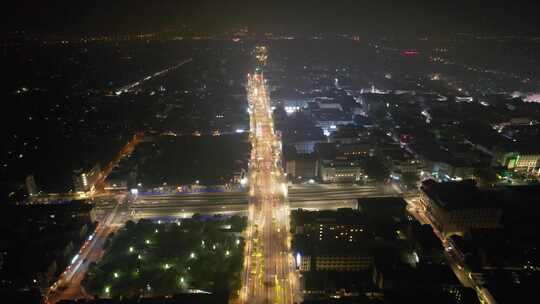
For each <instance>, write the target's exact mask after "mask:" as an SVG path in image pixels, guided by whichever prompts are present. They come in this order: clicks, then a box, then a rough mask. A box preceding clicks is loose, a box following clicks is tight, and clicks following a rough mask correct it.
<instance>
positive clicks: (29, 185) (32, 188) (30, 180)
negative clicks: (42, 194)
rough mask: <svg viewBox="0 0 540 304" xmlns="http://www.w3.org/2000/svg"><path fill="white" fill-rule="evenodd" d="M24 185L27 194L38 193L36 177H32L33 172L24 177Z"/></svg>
mask: <svg viewBox="0 0 540 304" xmlns="http://www.w3.org/2000/svg"><path fill="white" fill-rule="evenodd" d="M24 185H25V187H26V192H27V193H28V195H29V196H34V195H37V194H38V193H39V189H38V186H37V184H36V179H35V178H34V175H33V174H30V175H28V176H27V177H26V178H25V179H24Z"/></svg>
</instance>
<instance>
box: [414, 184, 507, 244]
mask: <svg viewBox="0 0 540 304" xmlns="http://www.w3.org/2000/svg"><path fill="white" fill-rule="evenodd" d="M420 204H421V205H422V207H423V209H424V210H425V211H426V214H427V215H428V217H429V218H430V220H431V221H432V222H433V224H434V225H435V226H436V227H437V229H438V230H439V231H441V232H442V233H443V234H446V235H451V234H460V235H462V234H464V233H466V232H468V231H469V230H470V229H473V228H484V229H494V228H500V220H501V214H502V211H501V209H500V204H499V199H498V198H497V196H496V195H495V194H494V193H492V192H488V191H480V190H479V189H478V187H477V186H476V182H475V181H474V180H464V181H459V182H443V183H438V182H435V181H434V180H426V181H424V182H422V186H421V192H420Z"/></svg>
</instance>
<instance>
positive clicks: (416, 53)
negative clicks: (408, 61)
mask: <svg viewBox="0 0 540 304" xmlns="http://www.w3.org/2000/svg"><path fill="white" fill-rule="evenodd" d="M402 54H403V55H405V56H417V55H418V54H420V52H418V51H416V50H406V51H403V53H402Z"/></svg>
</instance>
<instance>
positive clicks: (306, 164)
mask: <svg viewBox="0 0 540 304" xmlns="http://www.w3.org/2000/svg"><path fill="white" fill-rule="evenodd" d="M285 172H287V176H288V177H290V178H295V179H303V178H308V179H312V178H315V177H317V160H316V159H315V158H314V157H313V156H311V155H306V154H299V155H296V156H295V157H294V158H293V159H290V160H287V161H286V163H285Z"/></svg>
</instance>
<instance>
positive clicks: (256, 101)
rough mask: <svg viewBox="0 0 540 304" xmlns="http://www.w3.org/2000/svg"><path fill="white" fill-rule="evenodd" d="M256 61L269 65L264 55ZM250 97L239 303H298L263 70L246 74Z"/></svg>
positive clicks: (277, 148)
mask: <svg viewBox="0 0 540 304" xmlns="http://www.w3.org/2000/svg"><path fill="white" fill-rule="evenodd" d="M258 50H259V51H261V50H262V51H265V49H264V48H262V49H261V48H258ZM256 58H257V59H259V58H262V59H264V60H265V61H266V55H264V54H263V55H261V54H259V55H258V56H256ZM260 60H261V59H259V61H260ZM263 64H264V63H263ZM247 93H248V102H249V108H250V111H249V113H250V129H251V133H250V140H251V145H252V150H251V161H250V168H249V170H250V175H249V176H250V178H249V182H250V194H251V196H250V200H249V216H248V217H249V224H248V229H247V232H246V249H245V260H244V275H243V285H242V289H241V291H240V302H242V303H250V304H251V303H291V304H292V303H299V302H300V299H301V296H300V292H299V288H298V285H299V284H298V276H297V273H296V270H295V268H294V264H293V256H292V253H291V252H290V237H289V206H288V204H287V186H286V182H285V179H284V174H283V170H282V168H281V143H280V138H279V137H278V136H277V135H276V134H275V132H274V124H273V121H272V111H271V105H270V98H269V94H268V89H267V87H266V81H265V79H264V76H263V73H262V70H261V69H257V70H256V72H255V73H254V74H250V75H248V80H247Z"/></svg>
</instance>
